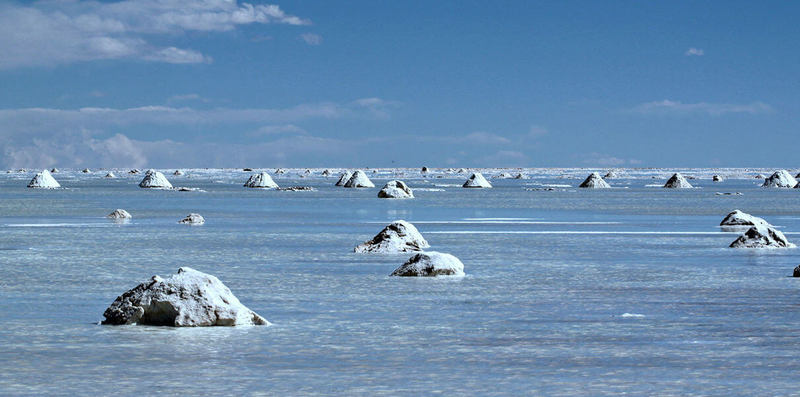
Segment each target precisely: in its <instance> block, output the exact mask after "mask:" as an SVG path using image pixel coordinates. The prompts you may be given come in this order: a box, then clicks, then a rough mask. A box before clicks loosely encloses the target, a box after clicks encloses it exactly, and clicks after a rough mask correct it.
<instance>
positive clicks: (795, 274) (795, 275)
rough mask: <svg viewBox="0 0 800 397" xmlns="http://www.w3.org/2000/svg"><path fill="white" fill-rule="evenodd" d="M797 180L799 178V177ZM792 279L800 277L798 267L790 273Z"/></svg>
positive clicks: (799, 268)
mask: <svg viewBox="0 0 800 397" xmlns="http://www.w3.org/2000/svg"><path fill="white" fill-rule="evenodd" d="M798 178H800V176H799V177H798ZM792 277H800V266H797V267H795V268H794V272H792Z"/></svg>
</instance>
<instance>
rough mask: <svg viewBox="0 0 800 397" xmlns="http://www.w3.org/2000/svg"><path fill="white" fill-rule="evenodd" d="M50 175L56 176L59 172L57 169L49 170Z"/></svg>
mask: <svg viewBox="0 0 800 397" xmlns="http://www.w3.org/2000/svg"><path fill="white" fill-rule="evenodd" d="M50 173H51V174H58V173H59V171H58V168H53V169H51V170H50Z"/></svg>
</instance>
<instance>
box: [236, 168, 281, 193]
mask: <svg viewBox="0 0 800 397" xmlns="http://www.w3.org/2000/svg"><path fill="white" fill-rule="evenodd" d="M244 187H252V188H262V189H276V188H277V187H278V184H277V183H275V181H273V180H272V177H271V176H269V174H268V173H266V172H262V173H260V174H253V175H250V179H248V180H247V182H245V184H244Z"/></svg>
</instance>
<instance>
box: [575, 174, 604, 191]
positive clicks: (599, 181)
mask: <svg viewBox="0 0 800 397" xmlns="http://www.w3.org/2000/svg"><path fill="white" fill-rule="evenodd" d="M578 187H582V188H588V189H606V188H610V187H611V186H610V185H609V184H608V183H607V182H606V181H604V180H603V178H601V177H600V174H598V173H596V172H592V173H591V174H589V176H588V177H586V179H584V181H583V183H581V184H580V186H578Z"/></svg>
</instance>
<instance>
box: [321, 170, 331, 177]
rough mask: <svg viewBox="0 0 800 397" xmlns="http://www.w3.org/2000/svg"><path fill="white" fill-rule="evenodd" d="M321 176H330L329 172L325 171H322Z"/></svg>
mask: <svg viewBox="0 0 800 397" xmlns="http://www.w3.org/2000/svg"><path fill="white" fill-rule="evenodd" d="M322 176H331V170H328V169H326V170H325V171H322Z"/></svg>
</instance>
